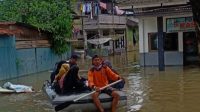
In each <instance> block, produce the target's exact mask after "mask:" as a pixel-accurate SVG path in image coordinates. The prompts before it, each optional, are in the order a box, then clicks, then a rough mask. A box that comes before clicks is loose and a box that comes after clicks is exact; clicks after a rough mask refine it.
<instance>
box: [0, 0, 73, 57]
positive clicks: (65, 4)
mask: <svg viewBox="0 0 200 112" xmlns="http://www.w3.org/2000/svg"><path fill="white" fill-rule="evenodd" d="M71 2H72V1H70V0H3V1H0V21H16V22H23V23H27V24H31V25H33V26H36V27H38V28H39V29H42V30H46V31H49V32H50V33H52V38H51V42H52V49H53V51H54V52H55V53H56V54H59V55H61V54H63V53H65V52H66V51H67V50H68V45H67V42H66V40H69V39H70V38H71V35H72V16H71V5H70V4H71Z"/></svg>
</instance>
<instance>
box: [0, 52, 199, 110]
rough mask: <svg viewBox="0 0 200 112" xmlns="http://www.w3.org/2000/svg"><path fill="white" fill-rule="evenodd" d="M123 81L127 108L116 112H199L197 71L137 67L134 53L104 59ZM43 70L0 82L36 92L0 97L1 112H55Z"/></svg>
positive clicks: (83, 72)
mask: <svg viewBox="0 0 200 112" xmlns="http://www.w3.org/2000/svg"><path fill="white" fill-rule="evenodd" d="M105 58H106V59H109V60H111V61H112V63H113V67H114V68H115V69H116V70H117V71H118V72H119V73H120V74H121V75H122V76H123V77H124V78H125V80H126V86H125V88H124V91H125V92H126V93H127V96H128V100H127V106H125V107H124V108H123V109H120V110H119V112H200V106H199V104H200V100H199V99H200V68H199V67H198V66H189V67H182V66H180V67H166V70H165V71H162V72H159V71H158V68H156V67H146V68H140V66H139V65H137V62H138V57H137V54H135V53H128V55H125V54H122V55H117V56H110V57H105ZM90 64H91V61H90V60H79V66H80V75H82V76H84V77H85V76H86V71H87V69H88V68H89V67H90ZM49 76H50V72H49V71H45V72H41V73H37V74H30V75H27V76H24V77H20V78H16V79H10V80H4V81H0V84H1V85H2V84H3V83H5V82H7V81H9V82H12V83H14V84H24V85H28V86H32V87H33V88H34V89H35V91H36V92H35V93H22V94H0V112H54V110H53V108H52V105H51V104H50V102H49V101H48V98H47V97H46V96H45V94H44V93H43V92H42V90H41V88H42V85H43V82H44V81H45V80H47V79H49Z"/></svg>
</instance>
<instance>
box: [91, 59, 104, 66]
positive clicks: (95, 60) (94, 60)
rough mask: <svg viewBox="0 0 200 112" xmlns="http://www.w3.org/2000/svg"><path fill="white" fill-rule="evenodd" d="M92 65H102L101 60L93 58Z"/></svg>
mask: <svg viewBox="0 0 200 112" xmlns="http://www.w3.org/2000/svg"><path fill="white" fill-rule="evenodd" d="M92 63H93V65H94V66H99V65H100V64H101V63H102V60H101V59H100V58H94V59H93V61H92Z"/></svg>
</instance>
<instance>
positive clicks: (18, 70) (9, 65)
mask: <svg viewBox="0 0 200 112" xmlns="http://www.w3.org/2000/svg"><path fill="white" fill-rule="evenodd" d="M50 37H51V34H50V33H49V32H46V31H43V30H40V29H38V28H36V27H34V26H31V25H28V24H24V23H19V22H1V23H0V54H1V55H0V65H1V66H0V80H4V79H8V78H14V77H19V76H23V75H27V74H31V73H36V72H41V71H45V70H49V69H51V68H53V66H54V64H55V63H56V62H57V61H59V60H61V59H67V58H68V57H69V56H70V51H69V52H67V53H65V54H63V55H62V56H58V55H55V54H54V53H53V52H52V50H51V48H50V47H51V44H50V42H49V40H50Z"/></svg>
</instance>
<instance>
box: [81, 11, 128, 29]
mask: <svg viewBox="0 0 200 112" xmlns="http://www.w3.org/2000/svg"><path fill="white" fill-rule="evenodd" d="M97 17H98V19H97ZM97 17H96V19H91V18H84V19H83V25H84V28H85V29H97V28H114V27H116V28H124V27H125V25H126V17H125V16H116V15H108V14H101V15H99V16H97ZM98 25H99V26H98Z"/></svg>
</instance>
